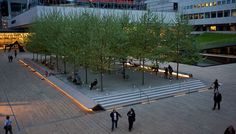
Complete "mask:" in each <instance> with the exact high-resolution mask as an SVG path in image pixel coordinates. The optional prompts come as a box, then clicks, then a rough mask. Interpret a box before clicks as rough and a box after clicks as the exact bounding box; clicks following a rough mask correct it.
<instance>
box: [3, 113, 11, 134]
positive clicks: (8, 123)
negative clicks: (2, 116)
mask: <svg viewBox="0 0 236 134" xmlns="http://www.w3.org/2000/svg"><path fill="white" fill-rule="evenodd" d="M11 124H12V121H11V120H10V116H6V120H5V121H4V129H5V134H8V132H10V134H13V133H12V126H11Z"/></svg>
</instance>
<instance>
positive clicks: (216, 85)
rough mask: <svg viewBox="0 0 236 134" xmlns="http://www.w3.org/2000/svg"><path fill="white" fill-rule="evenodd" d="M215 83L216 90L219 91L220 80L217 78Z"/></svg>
mask: <svg viewBox="0 0 236 134" xmlns="http://www.w3.org/2000/svg"><path fill="white" fill-rule="evenodd" d="M213 84H214V92H216V91H218V88H219V82H218V80H217V79H216V80H215V81H214V83H213Z"/></svg>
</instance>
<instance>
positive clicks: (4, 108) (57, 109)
mask: <svg viewBox="0 0 236 134" xmlns="http://www.w3.org/2000/svg"><path fill="white" fill-rule="evenodd" d="M170 64H172V63H170ZM173 67H174V65H173ZM235 68H236V64H228V65H221V66H212V67H205V68H202V67H195V66H187V65H181V67H180V69H181V71H183V72H189V73H192V74H193V76H194V77H195V78H198V79H201V80H203V81H204V82H206V83H208V84H210V83H211V82H212V81H214V79H215V78H218V79H219V81H220V82H221V83H223V85H222V86H221V88H220V90H221V92H222V96H223V102H222V107H221V110H215V111H212V110H211V108H212V106H213V100H212V97H213V94H212V90H210V91H207V92H199V93H193V94H189V95H185V96H180V97H173V98H167V99H161V100H158V101H156V102H152V103H150V104H145V105H134V106H132V107H133V108H134V109H135V111H136V116H137V117H136V122H135V123H134V129H133V131H132V132H128V121H127V116H126V113H127V112H128V110H129V108H130V107H124V108H122V109H118V112H120V113H121V114H122V116H123V117H122V118H121V119H120V121H119V125H118V128H117V129H115V131H114V132H112V133H115V134H123V133H139V134H172V133H175V134H187V133H191V134H222V133H223V132H224V130H225V128H226V127H227V126H229V125H233V126H234V127H236V103H235V102H236V97H235V96H236V92H235V90H236V89H235V88H236V80H235V77H236V73H235ZM0 85H1V86H0V121H1V122H3V120H4V118H5V115H11V118H12V119H13V122H14V124H13V128H14V133H19V134H78V133H81V134H105V133H111V120H110V117H109V113H110V111H104V112H97V113H92V114H86V113H84V112H82V111H81V110H80V109H79V107H77V106H76V105H75V104H74V103H73V102H72V101H71V100H69V99H68V98H66V97H65V96H63V95H62V94H60V93H59V92H57V91H56V90H54V89H53V88H52V87H51V86H49V85H48V84H47V83H45V82H44V81H43V80H40V79H39V78H38V77H37V76H35V75H33V74H32V72H30V71H29V70H28V69H26V68H24V67H22V66H21V65H19V64H18V63H17V62H16V61H15V60H14V61H13V63H8V61H7V57H6V55H3V54H1V56H0ZM2 128H3V126H2ZM0 133H3V130H2V129H1V130H0Z"/></svg>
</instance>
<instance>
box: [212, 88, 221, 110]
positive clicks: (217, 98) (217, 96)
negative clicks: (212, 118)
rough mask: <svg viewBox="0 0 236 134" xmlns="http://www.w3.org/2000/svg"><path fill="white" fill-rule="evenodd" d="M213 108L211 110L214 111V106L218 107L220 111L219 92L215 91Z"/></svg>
mask: <svg viewBox="0 0 236 134" xmlns="http://www.w3.org/2000/svg"><path fill="white" fill-rule="evenodd" d="M213 99H214V107H213V108H212V110H215V108H216V105H217V106H218V110H220V102H221V101H222V96H221V93H219V91H216V92H215V93H214V98H213Z"/></svg>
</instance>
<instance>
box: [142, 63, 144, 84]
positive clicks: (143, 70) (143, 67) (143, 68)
mask: <svg viewBox="0 0 236 134" xmlns="http://www.w3.org/2000/svg"><path fill="white" fill-rule="evenodd" d="M142 64H143V69H142V70H143V72H142V85H144V58H143V63H142Z"/></svg>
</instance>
